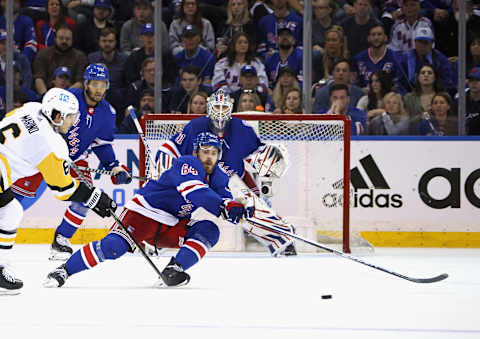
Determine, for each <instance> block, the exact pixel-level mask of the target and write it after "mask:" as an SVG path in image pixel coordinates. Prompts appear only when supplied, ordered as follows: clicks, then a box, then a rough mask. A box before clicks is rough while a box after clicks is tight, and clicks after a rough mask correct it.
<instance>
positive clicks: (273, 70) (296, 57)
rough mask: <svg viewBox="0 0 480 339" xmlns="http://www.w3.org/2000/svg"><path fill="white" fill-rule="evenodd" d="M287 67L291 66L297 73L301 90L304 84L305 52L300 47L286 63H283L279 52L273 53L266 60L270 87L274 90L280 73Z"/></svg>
mask: <svg viewBox="0 0 480 339" xmlns="http://www.w3.org/2000/svg"><path fill="white" fill-rule="evenodd" d="M285 66H289V67H290V68H292V69H293V70H294V71H295V73H296V74H297V80H298V82H299V85H300V88H301V87H302V83H303V50H302V49H301V48H298V47H297V48H295V49H294V50H293V51H292V53H291V54H290V55H289V56H288V58H287V60H285V63H282V59H281V58H280V54H279V53H278V52H275V53H273V54H272V55H270V56H269V57H268V58H266V59H265V69H266V71H267V76H268V80H269V84H268V85H269V87H270V88H273V87H274V86H275V82H276V81H277V76H278V71H279V70H280V69H281V68H282V67H285Z"/></svg>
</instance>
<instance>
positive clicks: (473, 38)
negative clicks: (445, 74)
mask: <svg viewBox="0 0 480 339" xmlns="http://www.w3.org/2000/svg"><path fill="white" fill-rule="evenodd" d="M467 46H468V47H467V67H466V68H467V73H469V72H470V71H471V70H472V69H473V68H474V67H480V31H479V32H477V33H472V34H471V35H470V38H469V42H468V45H467ZM457 73H458V72H457Z"/></svg>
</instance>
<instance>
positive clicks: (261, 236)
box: [242, 218, 293, 257]
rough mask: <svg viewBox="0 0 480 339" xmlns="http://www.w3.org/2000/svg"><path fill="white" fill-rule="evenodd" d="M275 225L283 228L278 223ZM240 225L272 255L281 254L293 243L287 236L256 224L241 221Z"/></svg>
mask: <svg viewBox="0 0 480 339" xmlns="http://www.w3.org/2000/svg"><path fill="white" fill-rule="evenodd" d="M249 219H250V218H249ZM275 226H276V227H281V228H284V227H282V226H280V225H275ZM242 227H243V228H244V229H245V230H246V231H247V233H248V234H249V235H251V236H252V237H253V238H254V239H255V240H257V241H258V242H259V243H261V244H262V245H263V246H265V247H266V248H267V249H268V250H269V251H270V254H271V255H272V256H274V257H276V256H278V255H279V254H281V253H282V252H283V251H284V250H285V249H286V248H287V247H288V246H289V245H291V244H292V243H293V240H292V239H290V238H288V237H287V236H285V235H283V234H279V233H275V232H272V231H270V230H267V229H264V228H261V227H258V226H257V225H252V224H250V223H243V224H242ZM285 230H286V231H287V230H288V227H286V228H285Z"/></svg>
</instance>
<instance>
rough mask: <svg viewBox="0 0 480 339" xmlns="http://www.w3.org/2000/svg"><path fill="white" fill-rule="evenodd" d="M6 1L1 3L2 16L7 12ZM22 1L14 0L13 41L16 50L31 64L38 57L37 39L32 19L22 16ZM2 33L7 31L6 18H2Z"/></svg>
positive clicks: (0, 17)
mask: <svg viewBox="0 0 480 339" xmlns="http://www.w3.org/2000/svg"><path fill="white" fill-rule="evenodd" d="M6 5H7V4H6V1H5V0H2V1H1V2H0V14H1V13H5V11H6ZM20 7H21V0H13V32H14V33H13V41H14V44H15V49H16V50H17V51H19V52H20V53H21V54H23V55H25V56H26V57H27V58H28V60H29V62H30V64H32V63H33V59H34V58H35V56H36V55H37V37H36V36H35V28H34V24H33V21H32V19H31V18H30V17H29V16H27V15H23V14H20ZM0 31H4V32H6V31H7V21H6V19H5V16H4V15H3V14H2V15H1V16H0Z"/></svg>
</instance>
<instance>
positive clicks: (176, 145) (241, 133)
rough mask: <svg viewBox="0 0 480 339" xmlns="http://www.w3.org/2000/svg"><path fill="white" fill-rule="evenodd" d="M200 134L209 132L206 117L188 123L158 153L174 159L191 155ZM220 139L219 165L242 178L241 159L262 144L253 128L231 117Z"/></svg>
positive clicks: (230, 173)
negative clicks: (220, 154)
mask: <svg viewBox="0 0 480 339" xmlns="http://www.w3.org/2000/svg"><path fill="white" fill-rule="evenodd" d="M201 132H211V130H210V119H209V118H208V117H200V118H197V119H193V120H192V121H190V122H189V123H188V124H187V125H186V126H185V127H184V129H183V131H182V132H180V133H178V134H176V135H174V136H173V137H172V138H171V139H170V140H169V141H167V142H165V143H164V144H163V145H162V146H161V147H160V149H159V152H164V153H166V154H169V155H170V156H172V157H174V158H178V157H180V156H181V155H190V154H192V153H193V142H194V141H195V138H196V137H197V135H198V134H199V133H201ZM220 139H221V141H222V158H221V159H220V160H219V165H220V166H221V167H222V168H224V169H225V170H226V171H227V172H228V173H229V175H232V174H233V172H235V173H237V174H238V175H239V176H240V177H242V176H243V172H244V170H245V168H244V164H243V159H244V158H246V157H247V156H248V155H250V154H251V153H253V152H254V151H256V150H257V149H258V147H260V146H261V145H263V143H262V142H261V141H260V139H259V138H258V136H257V134H256V133H255V131H254V130H253V128H251V127H250V126H247V125H246V124H245V122H244V121H243V120H241V119H238V118H235V117H232V120H230V124H229V127H228V129H227V130H226V132H225V134H224V135H223V136H221V137H220ZM157 158H158V154H157Z"/></svg>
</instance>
